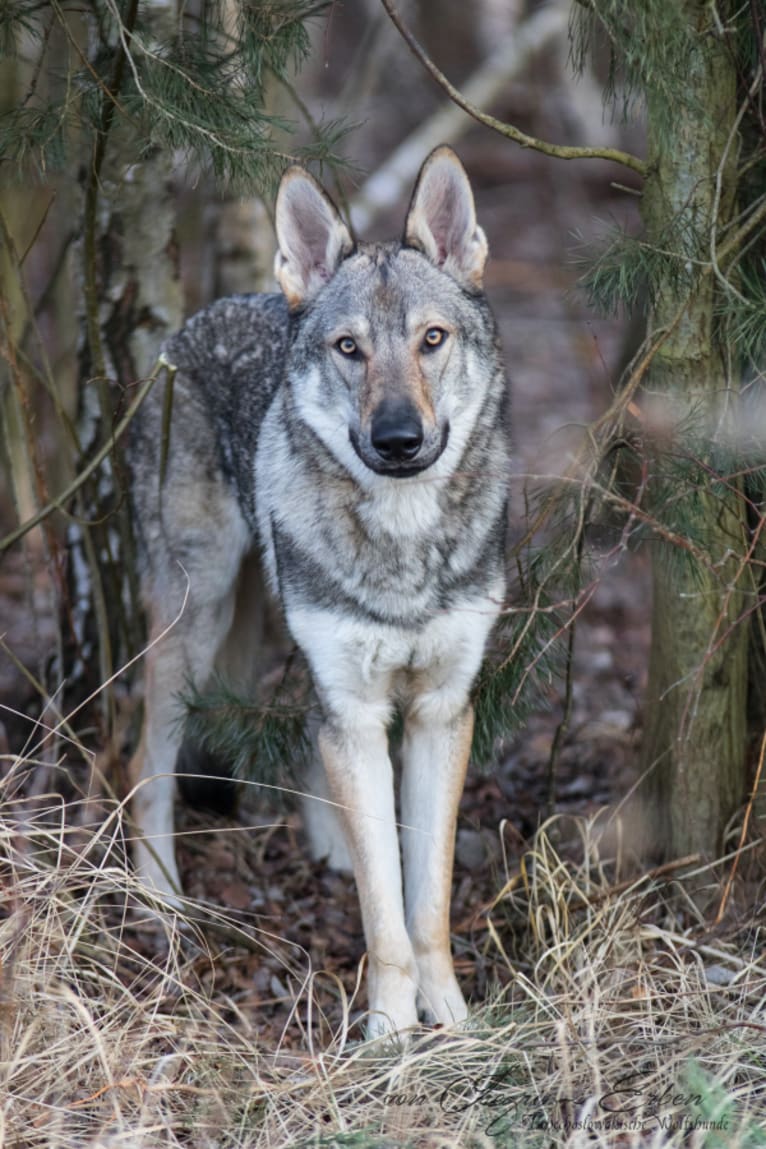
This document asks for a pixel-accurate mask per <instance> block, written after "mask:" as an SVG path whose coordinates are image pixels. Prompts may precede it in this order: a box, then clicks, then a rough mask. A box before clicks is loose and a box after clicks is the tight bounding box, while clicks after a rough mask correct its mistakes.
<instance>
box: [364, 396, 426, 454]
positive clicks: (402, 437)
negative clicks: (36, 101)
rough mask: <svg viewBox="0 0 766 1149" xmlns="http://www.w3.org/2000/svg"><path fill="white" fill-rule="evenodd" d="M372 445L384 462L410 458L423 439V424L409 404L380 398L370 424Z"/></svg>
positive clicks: (417, 449)
mask: <svg viewBox="0 0 766 1149" xmlns="http://www.w3.org/2000/svg"><path fill="white" fill-rule="evenodd" d="M370 440H371V442H372V445H373V447H374V448H375V450H376V451H377V452H378V454H379V455H380V457H381V459H384V460H385V461H386V462H387V463H402V462H405V461H406V460H408V459H414V458H415V456H416V455H417V453H418V451H419V450H420V447H421V445H422V442H423V424H422V423H421V421H420V416H419V415H418V412H417V410H416V409H415V407H413V406H412V404H411V403H406V402H405V403H403V402H401V401H399V402H391V401H388V402H386V401H384V402H383V403H381V404H380V406H379V407H378V408H377V410H376V411H375V414H374V415H373V417H372V423H371V425H370Z"/></svg>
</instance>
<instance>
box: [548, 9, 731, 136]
mask: <svg viewBox="0 0 766 1149" xmlns="http://www.w3.org/2000/svg"><path fill="white" fill-rule="evenodd" d="M711 23H712V13H711ZM713 30H714V29H713V28H712V27H711V32H712V31H713ZM693 35H694V31H693V29H692V28H691V27H690V25H689V23H688V21H687V20H686V17H685V14H684V12H683V9H682V6H681V5H680V4H676V3H668V0H641V3H640V4H626V3H625V2H624V0H583V2H581V3H579V4H573V5H572V20H571V24H570V41H571V56H572V60H573V63H574V66H575V68H576V69H577V70H579V71H581V70H582V68H583V66H584V63H585V60H586V58H587V57H588V55H589V53H590V52H591V50H592V48H593V46H594V44H595V43H596V42H600V43H605V44H606V46H607V48H608V51H609V75H608V79H607V83H606V85H605V88H604V99H605V100H606V101H607V102H609V103H611V104H612V106H613V107H617V106H618V105H621V106H622V113H623V115H624V116H625V117H626V118H627V117H628V116H629V115H630V114H631V113H632V112H633V111H634V110H635V108H636V105H637V104H638V105H640V104H641V103H642V102H643V98H644V94H645V93H646V92H648V91H651V92H653V93H655V94H656V95H657V97H658V100H657V103H658V106H659V107H661V108H663V109H664V113H665V115H666V116H667V117H671V116H672V115H673V109H674V107H677V102H678V100H685V99H688V98H689V96H688V85H687V84H686V67H687V63H688V59H689V45H690V41H691V37H692V36H693Z"/></svg>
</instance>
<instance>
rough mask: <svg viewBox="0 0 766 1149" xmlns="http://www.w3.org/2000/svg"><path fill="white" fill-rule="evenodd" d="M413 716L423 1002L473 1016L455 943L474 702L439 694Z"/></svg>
mask: <svg viewBox="0 0 766 1149" xmlns="http://www.w3.org/2000/svg"><path fill="white" fill-rule="evenodd" d="M430 701H431V703H432V704H431V705H430V706H422V707H420V708H418V709H415V710H414V711H413V712H412V713H411V714H410V715H408V717H407V721H406V724H405V733H404V745H403V765H404V770H403V775H402V823H403V827H402V847H403V852H404V874H405V892H406V906H407V928H408V932H409V936H410V940H411V942H412V946H413V950H414V954H415V961H416V963H417V969H418V1004H419V1006H420V1008H421V1010H422V1012H423V1013H424V1014H425V1016H426V1018H427V1019H428V1020H429V1021H436V1022H439V1023H441V1024H442V1025H451V1024H453V1023H454V1022H456V1021H462V1020H463V1019H464V1018H465V1017H466V1016H467V1012H468V1011H467V1009H466V1004H465V1001H464V999H463V995H462V993H461V992H460V988H459V986H458V984H457V980H456V978H455V973H454V969H453V965H452V954H451V951H450V896H451V887H452V864H453V858H454V851H455V825H456V822H457V812H458V805H459V803H460V795H461V794H462V792H463V784H464V782H465V774H466V769H467V766H468V758H469V755H470V752H471V737H472V735H473V709H472V707H471V706H470V704H468V703H466V704H465V705H464V706H462V707H461V708H460V709H459V710H458V713H457V714H454V715H449V714H444V713H443V712H442V711H441V710H440V707H439V704H438V698H432V699H431V700H430Z"/></svg>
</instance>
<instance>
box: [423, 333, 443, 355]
mask: <svg viewBox="0 0 766 1149" xmlns="http://www.w3.org/2000/svg"><path fill="white" fill-rule="evenodd" d="M446 338H447V332H446V331H444V330H443V329H442V328H441V327H429V328H428V331H426V333H425V335H424V336H423V346H424V347H426V348H428V349H429V350H431V349H432V348H434V347H441V345H442V343H443V342H444V340H445V339H446Z"/></svg>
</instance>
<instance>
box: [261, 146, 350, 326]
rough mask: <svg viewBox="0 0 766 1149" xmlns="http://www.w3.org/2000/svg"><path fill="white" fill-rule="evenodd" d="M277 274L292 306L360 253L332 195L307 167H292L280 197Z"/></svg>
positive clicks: (278, 199) (299, 302) (303, 299)
mask: <svg viewBox="0 0 766 1149" xmlns="http://www.w3.org/2000/svg"><path fill="white" fill-rule="evenodd" d="M276 228H277V243H278V245H279V248H278V251H277V254H276V258H275V260H274V274H275V276H276V278H277V281H278V283H279V286H280V287H281V288H282V291H283V292H284V295H285V298H286V299H287V302H288V304H289V306H290V307H291V308H296V307H300V306H301V305H302V304H304V303H306V302H308V301H309V300H310V299H312V298H313V296H315V295H316V293H317V292H318V291H319V289H320V288H321V287H322V286H323V284H325V283H327V281H328V280H329V279H331V278H332V276H333V275H334V274H335V271H336V270H337V267H338V264H339V263H340V262H341V260H342V259H344V258H345V257H346V256H347V255H348V254H349V253H350V252H351V251H353V249H354V241H353V240H352V238H351V235H350V233H349V230H348V228H347V227H346V225H345V223H344V222H343V220H342V219H341V218H340V216H339V215H338V210H337V208H336V207H335V204H334V203H333V202H332V200H331V199H330V197H329V196H328V195H327V193H326V192H325V191H324V190H323V188H321V187H320V186H319V184H318V183H317V182H316V180H315V179H314V177H313V176H311V175H309V173H308V172H307V171H305V170H304V169H303V168H298V167H293V168H288V170H287V171H286V172H285V174H284V175H283V176H282V182H281V183H280V185H279V192H278V193H277V207H276Z"/></svg>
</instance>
